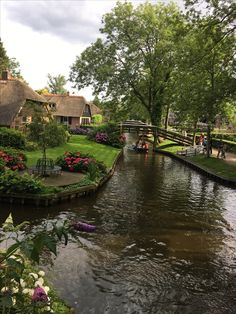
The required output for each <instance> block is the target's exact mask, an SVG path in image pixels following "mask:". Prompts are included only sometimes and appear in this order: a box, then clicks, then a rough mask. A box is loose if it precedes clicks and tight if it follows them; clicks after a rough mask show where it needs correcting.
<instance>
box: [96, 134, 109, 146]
mask: <svg viewBox="0 0 236 314" xmlns="http://www.w3.org/2000/svg"><path fill="white" fill-rule="evenodd" d="M108 139H109V137H108V135H107V133H102V132H97V133H96V136H95V140H96V142H97V143H103V144H106V143H107V142H108Z"/></svg>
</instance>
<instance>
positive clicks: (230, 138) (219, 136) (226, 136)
mask: <svg viewBox="0 0 236 314" xmlns="http://www.w3.org/2000/svg"><path fill="white" fill-rule="evenodd" d="M212 137H214V138H215V139H220V140H227V141H232V142H236V134H234V133H233V134H232V133H231V134H224V133H214V132H212Z"/></svg>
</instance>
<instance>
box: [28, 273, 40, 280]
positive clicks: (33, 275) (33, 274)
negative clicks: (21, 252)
mask: <svg viewBox="0 0 236 314" xmlns="http://www.w3.org/2000/svg"><path fill="white" fill-rule="evenodd" d="M29 275H30V276H32V277H34V279H38V278H39V276H38V275H37V274H35V273H29Z"/></svg>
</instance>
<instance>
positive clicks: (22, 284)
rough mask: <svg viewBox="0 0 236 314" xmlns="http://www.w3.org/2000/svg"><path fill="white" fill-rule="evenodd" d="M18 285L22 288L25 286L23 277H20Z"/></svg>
mask: <svg viewBox="0 0 236 314" xmlns="http://www.w3.org/2000/svg"><path fill="white" fill-rule="evenodd" d="M20 285H21V287H22V288H25V286H26V283H25V281H24V279H22V278H21V279H20Z"/></svg>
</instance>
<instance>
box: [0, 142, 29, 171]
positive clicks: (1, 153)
mask: <svg viewBox="0 0 236 314" xmlns="http://www.w3.org/2000/svg"><path fill="white" fill-rule="evenodd" d="M0 160H2V161H3V162H4V164H5V167H6V168H8V169H11V170H24V169H25V168H26V165H25V161H26V156H25V155H24V154H23V153H22V152H20V151H18V150H16V149H12V148H3V147H0Z"/></svg>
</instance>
